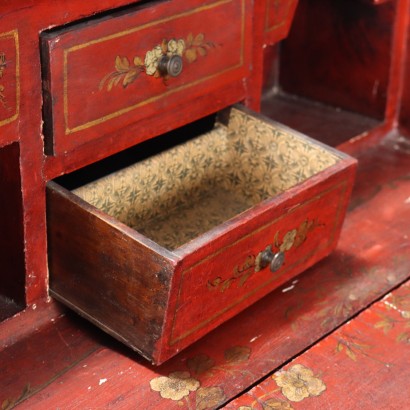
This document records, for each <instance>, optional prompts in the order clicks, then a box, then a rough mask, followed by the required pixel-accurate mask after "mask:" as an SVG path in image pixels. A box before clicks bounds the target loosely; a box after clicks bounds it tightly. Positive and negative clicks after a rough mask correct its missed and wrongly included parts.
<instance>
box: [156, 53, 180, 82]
mask: <svg viewBox="0 0 410 410" xmlns="http://www.w3.org/2000/svg"><path fill="white" fill-rule="evenodd" d="M183 65H184V64H183V61H182V57H181V56H179V55H173V56H163V57H162V58H161V59H160V60H159V62H158V71H159V72H160V73H161V75H163V76H165V75H169V76H170V77H178V76H179V75H180V74H181V72H182V68H183Z"/></svg>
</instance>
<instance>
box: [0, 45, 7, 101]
mask: <svg viewBox="0 0 410 410" xmlns="http://www.w3.org/2000/svg"><path fill="white" fill-rule="evenodd" d="M6 66H7V64H6V54H5V53H4V52H0V79H2V78H3V75H4V71H5V69H6ZM5 89H6V87H5V86H4V84H2V83H0V104H1V105H2V107H3V108H5V109H7V102H6V96H5V94H4V92H5Z"/></svg>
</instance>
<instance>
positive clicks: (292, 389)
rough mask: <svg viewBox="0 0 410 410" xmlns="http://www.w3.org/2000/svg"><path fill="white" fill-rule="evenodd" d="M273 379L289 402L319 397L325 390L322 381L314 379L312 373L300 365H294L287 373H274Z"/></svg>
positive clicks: (284, 371)
mask: <svg viewBox="0 0 410 410" xmlns="http://www.w3.org/2000/svg"><path fill="white" fill-rule="evenodd" d="M273 378H274V379H275V381H276V384H277V385H278V386H279V387H281V389H282V394H283V395H284V396H285V397H286V398H287V399H288V400H290V401H295V402H299V401H302V400H303V399H306V398H307V397H311V396H320V395H321V394H322V393H323V392H324V391H325V390H326V385H325V384H324V383H323V381H322V380H320V379H319V378H318V377H314V375H313V371H312V370H310V369H309V368H307V367H305V366H303V365H301V364H295V365H294V366H292V367H291V368H290V369H289V370H288V371H286V370H282V371H280V372H278V373H275V374H274V375H273Z"/></svg>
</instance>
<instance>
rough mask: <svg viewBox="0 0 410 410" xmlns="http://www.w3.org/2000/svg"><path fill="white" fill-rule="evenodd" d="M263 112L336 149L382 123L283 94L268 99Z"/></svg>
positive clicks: (263, 106) (266, 98)
mask: <svg viewBox="0 0 410 410" xmlns="http://www.w3.org/2000/svg"><path fill="white" fill-rule="evenodd" d="M262 113H263V114H265V115H267V116H268V117H270V118H273V119H274V120H275V121H279V122H281V123H283V124H285V125H287V126H289V127H291V128H293V129H295V130H297V131H300V132H302V133H304V134H306V135H309V136H310V137H312V138H315V139H317V140H319V141H321V142H324V143H325V144H327V145H330V146H333V147H336V146H338V145H340V144H342V143H344V142H347V141H349V140H351V139H352V138H355V137H358V136H360V135H362V134H363V133H367V132H369V130H372V129H373V128H376V127H377V126H379V125H380V124H381V122H380V121H379V120H376V119H374V118H369V117H366V116H363V115H360V114H356V113H353V112H349V111H346V110H342V109H340V108H337V107H331V106H329V105H325V104H321V103H319V102H316V101H311V100H307V99H305V98H301V97H297V96H293V95H288V94H283V93H278V94H275V95H267V96H265V98H264V99H263V100H262Z"/></svg>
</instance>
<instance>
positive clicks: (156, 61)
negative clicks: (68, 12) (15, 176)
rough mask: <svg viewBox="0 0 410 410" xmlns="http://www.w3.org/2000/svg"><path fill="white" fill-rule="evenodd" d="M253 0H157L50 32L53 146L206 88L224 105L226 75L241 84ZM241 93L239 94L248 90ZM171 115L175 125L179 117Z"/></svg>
mask: <svg viewBox="0 0 410 410" xmlns="http://www.w3.org/2000/svg"><path fill="white" fill-rule="evenodd" d="M250 3H251V2H250V1H249V0H217V1H215V0H213V1H209V0H208V1H205V2H204V1H199V0H190V1H186V0H175V1H172V2H169V1H168V2H152V3H150V4H149V5H145V6H139V7H137V8H136V9H134V10H131V11H128V12H127V13H124V12H120V13H118V14H116V15H111V16H109V17H105V18H100V19H96V20H91V21H86V22H82V23H79V24H76V25H72V26H69V27H66V28H62V29H56V30H52V31H50V32H44V33H43V34H42V36H41V47H42V57H43V67H44V70H43V90H44V117H45V118H44V123H45V130H44V132H45V138H46V152H47V153H48V154H54V155H59V154H64V153H66V152H68V151H71V150H73V149H75V148H77V147H79V146H81V145H83V144H85V143H87V142H89V141H92V140H94V139H97V138H101V137H102V136H104V135H108V134H110V135H111V134H112V133H113V132H115V131H117V130H119V129H122V128H124V127H126V126H128V125H129V124H131V123H135V122H136V121H138V120H141V119H144V118H148V117H151V116H153V115H157V116H158V122H160V121H161V115H158V114H159V113H163V114H164V115H165V114H167V113H170V112H172V110H173V109H175V110H177V109H178V110H179V109H181V107H184V106H187V105H189V104H192V103H193V101H194V100H195V99H196V98H199V97H204V96H208V97H209V99H210V100H211V99H212V100H213V101H214V103H215V104H216V105H218V98H219V96H220V95H221V93H222V90H224V89H226V87H227V85H229V84H231V85H232V84H235V83H236V84H237V85H238V87H237V89H238V92H239V91H240V90H244V85H243V80H244V79H245V78H246V77H247V75H248V73H249V53H250V39H251V36H250V34H251V23H252V13H251V8H250V7H251V6H250ZM227 21H229V24H226V22H227ZM221 27H224V29H223V30H221V29H220V28H221ZM239 94H240V95H234V96H233V98H235V100H233V101H238V100H240V99H241V98H243V97H244V96H245V93H244V91H242V94H241V93H240V92H239ZM215 109H216V110H217V109H218V108H215ZM174 115H175V116H177V115H178V111H176V112H175V114H174ZM184 115H186V116H187V118H186V122H190V121H192V119H190V118H189V113H188V114H186V113H185V114H184ZM167 122H168V124H167V125H168V129H172V128H173V124H172V117H171V119H169V118H167ZM135 138H137V137H135Z"/></svg>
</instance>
